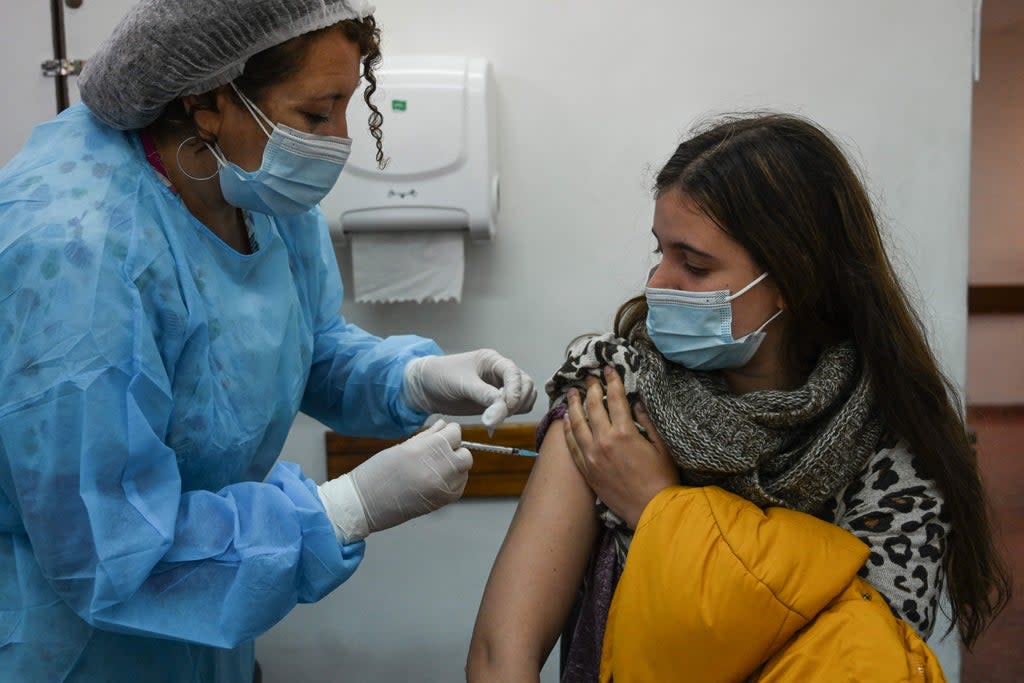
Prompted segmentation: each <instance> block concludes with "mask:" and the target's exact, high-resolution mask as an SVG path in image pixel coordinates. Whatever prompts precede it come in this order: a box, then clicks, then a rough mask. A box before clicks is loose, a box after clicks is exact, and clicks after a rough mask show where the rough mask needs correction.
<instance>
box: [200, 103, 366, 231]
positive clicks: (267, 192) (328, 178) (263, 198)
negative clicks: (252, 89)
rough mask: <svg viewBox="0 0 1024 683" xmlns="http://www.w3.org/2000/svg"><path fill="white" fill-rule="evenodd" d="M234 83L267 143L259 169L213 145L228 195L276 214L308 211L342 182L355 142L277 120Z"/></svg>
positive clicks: (238, 202) (235, 201)
mask: <svg viewBox="0 0 1024 683" xmlns="http://www.w3.org/2000/svg"><path fill="white" fill-rule="evenodd" d="M231 87H232V88H234V89H235V92H236V93H238V96H239V97H240V98H241V99H242V103H243V104H244V105H245V106H246V108H247V109H248V110H249V113H250V114H252V116H253V118H254V119H256V123H258V124H259V126H260V128H261V129H262V130H263V132H264V134H266V136H267V146H266V148H265V149H264V150H263V161H262V163H261V164H260V167H259V169H257V170H255V171H246V170H245V169H243V168H241V167H240V166H238V165H237V164H233V163H231V162H230V161H228V160H227V158H225V156H224V153H223V152H222V151H221V150H220V147H218V146H216V145H214V146H212V147H210V151H211V152H213V155H214V156H215V157H216V158H217V162H218V165H219V166H220V189H221V192H223V194H224V199H225V200H227V202H228V203H229V204H232V205H233V206H237V207H239V208H241V209H248V210H249V211H256V212H259V213H266V214H270V215H274V216H281V215H287V214H296V213H303V212H305V211H309V210H310V209H312V208H313V207H314V206H316V205H317V204H319V203H320V201H321V200H322V199H323V198H324V197H325V196H327V193H328V192H330V191H331V188H333V187H334V184H335V183H336V182H337V181H338V176H339V175H341V171H342V169H344V168H345V162H346V161H347V160H348V155H349V151H350V149H351V147H352V141H351V140H350V139H349V138H340V137H335V136H332V135H314V134H312V133H304V132H302V131H300V130H295V129H294V128H289V127H288V126H284V125H281V124H274V123H273V122H272V121H271V120H270V119H269V118H267V116H266V115H265V114H264V113H263V112H262V111H260V110H259V108H258V107H257V106H256V105H255V104H254V103H253V102H252V101H251V100H250V99H249V98H248V97H246V96H245V95H243V94H242V93H241V91H240V90H239V89H238V88H237V87H235V84H234V83H232V84H231Z"/></svg>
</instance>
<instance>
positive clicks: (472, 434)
mask: <svg viewBox="0 0 1024 683" xmlns="http://www.w3.org/2000/svg"><path fill="white" fill-rule="evenodd" d="M536 432H537V425H536V424H510V425H502V426H500V427H498V428H497V429H495V430H494V436H493V437H489V436H488V435H487V430H486V429H485V428H484V427H483V426H482V425H464V426H463V427H462V438H463V439H465V440H466V441H477V442H480V443H493V444H495V445H498V446H514V447H516V448H526V449H528V450H535V449H536V441H535V439H536V436H535V435H536ZM400 441H401V439H369V438H360V437H351V436H342V435H341V434H338V433H336V432H327V436H326V445H327V476H328V478H330V479H333V478H334V477H338V476H341V475H342V474H345V473H347V472H350V471H352V469H353V468H354V467H355V466H356V465H358V464H360V463H361V462H363V461H365V460H367V459H368V458H369V457H370V456H372V455H373V454H375V453H379V452H380V451H382V450H384V449H385V448H387V447H389V446H393V445H395V444H397V443H399V442H400ZM532 468H533V458H524V457H519V456H514V455H496V454H494V453H473V469H472V470H470V471H469V482H468V483H467V484H466V492H465V496H466V497H471V498H487V497H505V496H518V495H520V494H521V493H522V492H523V487H524V486H526V479H527V478H528V477H529V476H530V470H531V469H532Z"/></svg>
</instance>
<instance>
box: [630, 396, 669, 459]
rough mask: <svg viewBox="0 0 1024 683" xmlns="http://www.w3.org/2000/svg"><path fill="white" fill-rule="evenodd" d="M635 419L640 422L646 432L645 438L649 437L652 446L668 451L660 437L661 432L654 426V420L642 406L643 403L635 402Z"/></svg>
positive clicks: (663, 451) (661, 450)
mask: <svg viewBox="0 0 1024 683" xmlns="http://www.w3.org/2000/svg"><path fill="white" fill-rule="evenodd" d="M636 421H637V422H639V423H640V426H641V427H643V428H644V430H645V431H646V432H647V438H648V439H650V441H651V443H652V444H654V447H655V448H657V449H658V450H659V451H660V452H662V453H666V454H667V453H668V452H669V451H668V446H666V445H665V442H664V441H663V440H662V438H661V434H659V433H658V429H657V427H655V426H654V422H653V421H652V420H651V416H650V414H649V413H648V412H647V409H646V408H645V407H644V404H642V403H637V404H636Z"/></svg>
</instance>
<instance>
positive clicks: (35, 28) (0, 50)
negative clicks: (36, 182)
mask: <svg viewBox="0 0 1024 683" xmlns="http://www.w3.org/2000/svg"><path fill="white" fill-rule="evenodd" d="M15 1H16V0H0V85H2V86H3V88H4V89H5V91H6V93H7V96H6V97H5V98H4V99H5V100H6V101H7V102H8V103H9V104H8V106H7V107H5V111H4V114H3V127H2V128H0V166H3V165H4V164H6V163H7V162H8V161H10V160H11V159H12V158H13V157H14V155H15V154H17V152H18V150H20V149H21V146H22V145H23V144H24V143H25V140H26V139H28V135H29V133H30V132H31V131H32V127H33V126H35V125H36V124H37V123H39V122H40V121H44V120H46V119H48V118H50V117H52V116H53V115H54V114H55V113H57V89H56V86H55V84H54V80H53V79H52V78H46V77H44V76H43V75H42V70H41V69H40V66H39V65H40V64H42V63H43V62H44V61H46V60H48V59H52V58H53V39H52V38H51V29H50V8H49V3H44V2H33V3H24V5H21V4H20V3H19V7H18V11H17V16H13V15H14V13H13V11H12V9H11V6H12V5H13V4H14V2H15Z"/></svg>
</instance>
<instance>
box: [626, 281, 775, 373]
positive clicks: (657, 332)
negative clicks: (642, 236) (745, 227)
mask: <svg viewBox="0 0 1024 683" xmlns="http://www.w3.org/2000/svg"><path fill="white" fill-rule="evenodd" d="M766 277H768V273H765V274H763V275H761V277H759V278H757V279H756V280H754V281H753V282H751V283H750V284H749V285H747V286H746V287H744V288H743V289H741V290H740V291H738V292H736V293H735V294H732V295H730V294H729V290H728V289H722V290H717V291H714V292H684V291H682V290H678V289H657V288H654V287H648V288H647V290H646V294H647V334H648V336H650V338H651V341H652V342H653V343H654V346H655V347H656V348H657V349H658V351H660V352H661V354H662V355H663V356H665V357H666V358H668V359H669V360H670V361H672V362H673V363H678V364H680V365H682V366H684V367H687V368H690V369H691V370H722V369H726V368H738V367H740V366H742V365H746V363H747V362H748V361H749V360H750V359H751V358H752V357H753V356H754V354H755V353H756V352H757V349H758V347H759V346H761V341H762V340H763V339H764V337H765V333H764V332H763V331H762V330H764V328H765V327H767V326H768V323H770V322H771V321H773V320H775V319H776V318H778V317H779V316H780V315H782V311H781V310H780V311H779V312H778V313H776V314H775V315H773V316H772V317H770V318H768V320H766V321H765V322H764V324H763V325H761V327H759V328H757V329H756V330H754V331H753V332H751V333H750V334H748V335H745V336H743V337H740V338H739V339H733V338H732V302H733V301H734V300H735V299H737V298H739V297H740V296H742V295H743V294H745V293H746V292H747V291H749V290H750V288H752V287H753V286H754V285H756V284H758V283H759V282H761V281H762V280H764V279H765V278H766Z"/></svg>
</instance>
